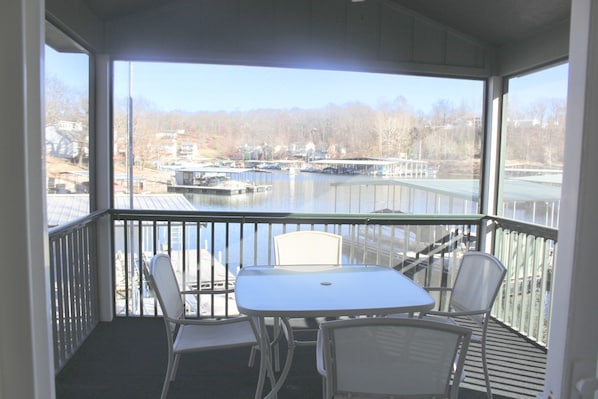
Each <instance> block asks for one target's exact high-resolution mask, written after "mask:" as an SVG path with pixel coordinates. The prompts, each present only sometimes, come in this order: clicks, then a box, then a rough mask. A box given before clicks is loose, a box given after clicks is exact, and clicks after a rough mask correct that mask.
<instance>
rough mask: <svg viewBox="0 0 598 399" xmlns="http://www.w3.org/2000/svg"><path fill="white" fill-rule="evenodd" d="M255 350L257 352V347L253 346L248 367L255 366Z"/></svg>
mask: <svg viewBox="0 0 598 399" xmlns="http://www.w3.org/2000/svg"><path fill="white" fill-rule="evenodd" d="M255 352H257V347H256V346H252V347H251V353H250V354H249V363H248V364H247V367H253V365H254V363H255Z"/></svg>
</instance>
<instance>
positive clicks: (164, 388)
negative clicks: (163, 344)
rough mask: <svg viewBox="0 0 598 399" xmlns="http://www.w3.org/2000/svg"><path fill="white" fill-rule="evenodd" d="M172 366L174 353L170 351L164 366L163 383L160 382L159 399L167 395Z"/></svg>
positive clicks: (163, 398)
mask: <svg viewBox="0 0 598 399" xmlns="http://www.w3.org/2000/svg"><path fill="white" fill-rule="evenodd" d="M173 366H174V355H173V354H172V352H169V353H168V367H166V375H165V376H164V384H162V394H161V395H160V399H166V397H167V396H168V388H169V387H170V380H171V376H172V369H173Z"/></svg>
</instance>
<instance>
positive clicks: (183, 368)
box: [56, 318, 505, 399]
mask: <svg viewBox="0 0 598 399" xmlns="http://www.w3.org/2000/svg"><path fill="white" fill-rule="evenodd" d="M165 342H166V339H165V331H164V324H163V321H162V319H159V318H138V319H133V318H117V319H115V320H114V321H112V322H110V323H100V324H99V325H98V326H97V327H96V329H95V330H94V331H93V333H92V334H91V335H90V336H89V337H88V338H87V340H86V341H85V343H84V345H83V346H82V348H80V349H79V350H78V351H77V352H76V353H75V354H74V355H73V357H72V358H71V360H70V361H69V362H68V363H67V365H66V366H65V367H64V368H63V369H62V370H61V371H60V373H59V374H58V375H57V377H56V397H57V399H154V398H155V399H158V398H159V397H160V392H161V388H162V382H163V379H164V373H165V370H166V356H167V350H166V344H165ZM249 353H250V350H249V349H248V348H244V349H229V350H222V351H210V352H204V353H195V354H189V355H184V356H182V357H181V362H180V365H179V371H178V374H177V378H176V381H174V382H173V383H172V384H171V386H170V390H169V395H168V398H169V399H176V398H202V399H251V398H253V397H254V394H255V387H256V381H257V375H258V370H259V362H258V361H256V364H255V366H253V367H248V359H249ZM314 359H315V354H314V348H313V347H301V348H298V349H297V350H296V351H295V358H294V361H293V366H292V368H291V371H290V373H289V376H288V378H287V381H286V384H285V386H284V387H283V389H282V390H281V391H280V393H279V395H278V397H279V398H280V399H312V398H313V399H316V398H321V393H322V381H321V377H320V376H319V374H318V373H317V371H316V369H315V360H314ZM258 360H259V359H258ZM459 398H461V399H478V398H479V399H481V398H485V393H484V392H480V391H476V390H471V389H466V388H461V389H460V394H459ZM494 398H495V399H505V398H504V397H502V396H499V395H494Z"/></svg>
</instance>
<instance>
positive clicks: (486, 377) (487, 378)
mask: <svg viewBox="0 0 598 399" xmlns="http://www.w3.org/2000/svg"><path fill="white" fill-rule="evenodd" d="M485 335H486V334H485V331H484V336H483V337H482V341H481V342H480V345H481V350H482V367H483V368H484V380H485V381H486V395H487V396H488V399H492V389H491V388H490V375H489V374H488V362H487V361H486V336H485Z"/></svg>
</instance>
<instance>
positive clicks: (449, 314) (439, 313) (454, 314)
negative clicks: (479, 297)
mask: <svg viewBox="0 0 598 399" xmlns="http://www.w3.org/2000/svg"><path fill="white" fill-rule="evenodd" d="M485 313H488V311H487V310H471V311H467V312H456V311H455V312H444V311H440V310H428V311H427V312H426V313H425V314H426V315H432V316H445V317H459V316H475V315H481V314H485Z"/></svg>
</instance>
